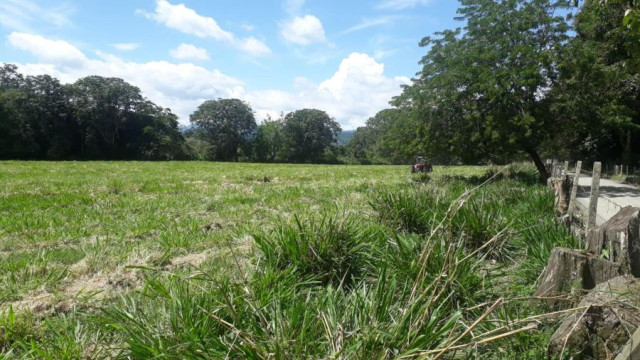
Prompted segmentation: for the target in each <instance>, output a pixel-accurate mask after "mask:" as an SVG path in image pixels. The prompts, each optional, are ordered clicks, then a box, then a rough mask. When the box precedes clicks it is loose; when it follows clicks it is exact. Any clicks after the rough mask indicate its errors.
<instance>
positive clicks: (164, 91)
mask: <svg viewBox="0 0 640 360" xmlns="http://www.w3.org/2000/svg"><path fill="white" fill-rule="evenodd" d="M8 40H9V44H11V45H12V46H14V47H15V48H18V49H21V50H24V51H27V52H29V53H31V54H33V55H34V56H35V57H36V58H37V59H38V61H39V62H38V63H34V64H18V65H19V67H20V69H19V71H20V72H21V73H23V74H26V75H36V74H50V75H51V76H55V77H57V78H58V79H60V81H62V82H65V83H70V82H74V81H76V80H77V79H79V78H82V77H85V76H88V75H100V76H112V77H119V78H122V79H124V80H125V81H127V82H129V83H131V84H133V85H135V86H138V87H139V88H140V89H141V90H142V92H143V94H144V95H145V96H146V97H148V98H149V99H150V100H151V101H153V102H155V103H156V104H158V105H160V106H163V107H169V108H171V109H172V110H173V112H174V113H176V114H177V115H178V116H179V117H180V121H181V123H187V122H188V119H189V115H190V114H191V113H193V111H195V109H196V108H197V107H198V106H199V105H200V104H201V103H202V102H204V101H205V100H210V99H217V98H238V99H242V100H246V101H249V103H250V104H251V106H252V107H253V109H254V110H255V111H256V113H257V114H258V117H259V118H264V116H266V115H267V114H270V115H272V116H277V115H278V114H279V113H280V112H281V111H286V112H288V111H293V110H297V109H303V108H316V109H321V110H324V111H327V113H328V114H329V115H330V116H332V117H335V118H336V120H337V121H338V122H340V124H341V125H342V127H343V128H344V129H355V128H356V127H358V126H362V125H363V124H364V122H365V121H366V120H367V119H368V118H369V117H371V116H373V115H375V113H376V112H378V111H379V110H381V109H384V108H386V107H388V102H389V100H391V98H392V97H393V96H395V95H398V94H400V92H401V87H400V86H401V85H403V84H408V83H409V78H406V77H387V76H385V74H384V64H382V63H380V62H377V61H376V60H375V59H374V58H372V57H371V56H369V55H367V54H361V53H352V54H350V55H349V56H348V57H346V58H345V59H343V60H342V62H341V63H340V66H339V68H338V70H337V71H336V72H335V73H334V74H333V75H332V76H331V77H330V78H329V79H326V80H325V81H322V82H320V83H319V84H317V83H314V82H312V81H311V80H308V79H306V78H303V77H299V78H296V79H295V80H294V84H293V85H294V88H295V90H294V91H281V90H275V89H266V90H260V91H247V90H246V89H245V86H244V83H243V82H242V81H240V80H239V79H236V78H234V77H231V76H228V75H225V74H223V73H221V72H220V71H218V70H209V69H206V68H204V67H202V66H198V65H194V64H191V63H180V64H174V63H170V62H166V61H150V62H144V63H137V62H130V61H124V60H122V59H120V58H118V57H117V56H114V55H111V54H107V53H102V52H99V51H98V52H96V53H97V55H98V58H95V59H94V58H88V57H87V56H85V55H84V54H83V53H82V52H81V51H80V50H79V49H77V48H76V47H74V46H73V45H71V44H69V43H67V42H65V41H61V40H51V39H47V38H45V37H42V36H39V35H31V34H24V33H15V32H14V33H12V34H11V35H9V37H8Z"/></svg>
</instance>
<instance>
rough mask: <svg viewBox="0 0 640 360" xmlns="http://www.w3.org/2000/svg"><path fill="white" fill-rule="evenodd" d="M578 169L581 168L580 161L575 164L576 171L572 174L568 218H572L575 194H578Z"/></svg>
mask: <svg viewBox="0 0 640 360" xmlns="http://www.w3.org/2000/svg"><path fill="white" fill-rule="evenodd" d="M580 170H582V161H578V163H577V164H576V173H575V175H574V176H573V186H572V187H571V196H570V197H569V210H568V211H567V213H568V214H569V220H571V219H572V218H573V210H574V209H575V207H576V196H578V184H579V182H580Z"/></svg>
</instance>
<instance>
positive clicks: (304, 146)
mask: <svg viewBox="0 0 640 360" xmlns="http://www.w3.org/2000/svg"><path fill="white" fill-rule="evenodd" d="M282 133H283V135H284V153H285V158H286V159H287V160H288V161H291V162H297V163H304V162H312V163H318V162H322V158H323V155H324V153H325V150H326V149H327V148H328V147H329V146H331V145H332V144H334V143H335V142H336V140H337V136H338V133H340V125H339V124H338V123H337V122H336V121H335V120H333V119H332V118H331V117H329V115H327V113H326V112H324V111H321V110H317V109H302V110H296V111H294V112H291V113H288V114H286V115H285V116H284V119H283V122H282Z"/></svg>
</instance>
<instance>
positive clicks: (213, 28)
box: [145, 0, 233, 41]
mask: <svg viewBox="0 0 640 360" xmlns="http://www.w3.org/2000/svg"><path fill="white" fill-rule="evenodd" d="M145 16H146V17H147V18H149V19H153V20H155V21H157V22H159V23H161V24H163V25H165V26H167V27H169V28H171V29H174V30H178V31H180V32H183V33H185V34H189V35H194V36H197V37H200V38H213V39H216V40H227V41H232V40H233V34H232V33H230V32H228V31H224V30H222V28H220V26H219V25H218V23H217V22H216V21H215V20H214V19H213V18H211V17H207V16H202V15H200V14H198V13H197V12H196V11H195V10H193V9H190V8H188V7H186V6H185V5H184V4H178V5H172V4H171V3H169V2H168V1H167V0H157V1H156V10H155V12H154V13H153V14H145Z"/></svg>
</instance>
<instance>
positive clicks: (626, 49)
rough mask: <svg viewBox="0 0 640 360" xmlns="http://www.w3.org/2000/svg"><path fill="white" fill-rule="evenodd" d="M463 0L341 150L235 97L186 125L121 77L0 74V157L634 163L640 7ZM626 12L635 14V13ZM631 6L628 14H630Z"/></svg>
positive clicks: (208, 104)
mask: <svg viewBox="0 0 640 360" xmlns="http://www.w3.org/2000/svg"><path fill="white" fill-rule="evenodd" d="M577 3H578V2H577V1H575V0H460V8H459V9H458V14H459V15H460V16H459V18H458V19H459V20H461V21H462V23H463V26H462V27H461V28H458V29H451V30H443V31H441V32H438V33H435V34H433V35H432V36H428V37H425V38H423V39H422V41H421V42H420V46H423V47H425V48H426V49H427V51H426V54H425V55H424V57H422V59H421V60H420V62H419V63H420V65H421V66H422V69H421V70H420V71H419V72H418V73H417V74H416V76H415V77H414V78H413V80H412V82H411V84H409V85H408V86H405V87H404V88H403V91H402V93H401V94H400V95H399V96H397V97H395V98H393V99H392V100H391V102H390V108H389V109H385V110H382V111H380V112H379V113H377V114H376V115H375V116H373V117H371V118H370V119H368V120H367V122H366V124H365V126H363V127H360V128H358V129H357V131H356V132H355V134H354V136H353V138H352V139H351V141H350V142H349V144H348V145H347V146H338V145H337V144H336V138H337V135H338V134H339V133H340V131H341V129H340V126H339V124H338V123H337V122H336V121H335V120H334V119H332V118H331V117H330V116H329V115H327V113H326V112H324V111H321V110H317V109H302V110H297V111H294V112H291V113H288V114H281V115H280V117H278V118H277V119H273V118H267V119H266V120H265V121H263V122H262V123H261V124H259V125H258V124H257V123H256V120H255V118H254V113H253V110H252V109H251V107H250V106H249V104H247V103H245V102H243V101H241V100H238V99H217V100H209V101H205V102H204V103H203V104H201V105H200V106H199V107H198V109H196V110H195V112H194V113H193V114H192V115H191V117H190V121H191V125H190V126H189V127H188V128H187V129H186V130H185V129H180V128H179V126H178V122H177V117H176V115H174V114H173V113H172V112H171V111H170V110H169V109H166V108H162V107H160V106H157V105H155V104H153V103H152V102H150V101H149V100H147V99H145V98H144V97H143V96H142V95H141V92H140V90H139V89H138V88H137V87H135V86H132V85H130V84H127V83H126V82H125V81H123V80H121V79H117V78H103V77H99V76H89V77H86V78H83V79H80V80H78V81H76V82H75V83H73V84H66V85H62V84H60V82H59V81H58V80H56V79H54V78H52V77H50V76H47V75H41V76H26V77H24V76H22V75H21V74H19V73H18V71H17V68H16V67H15V66H14V65H10V64H5V65H4V66H3V67H2V68H0V159H149V160H167V159H200V160H219V161H260V162H313V163H338V162H341V163H358V164H370V163H380V164H400V163H407V162H408V161H411V159H412V158H413V157H414V156H415V155H424V156H427V157H429V158H430V159H431V161H432V162H433V163H436V164H438V163H440V164H449V163H467V164H469V163H505V162H509V161H513V160H524V159H529V160H531V161H533V163H534V164H535V165H536V166H537V168H538V169H539V172H540V176H541V178H542V179H544V178H546V176H547V174H546V170H545V168H544V164H543V159H544V158H545V157H559V158H567V159H570V158H572V159H582V160H585V161H592V160H601V161H616V162H622V163H625V164H636V163H638V161H640V146H638V144H639V143H640V142H639V141H640V45H639V44H640V30H639V29H640V28H639V25H638V24H640V21H639V20H638V16H637V14H638V12H637V8H636V7H635V6H637V4H635V2H629V1H623V0H617V1H608V2H605V1H585V2H584V3H582V4H581V6H580V7H579V8H575V6H576V5H577ZM629 6H631V8H629ZM630 9H631V10H630Z"/></svg>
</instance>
